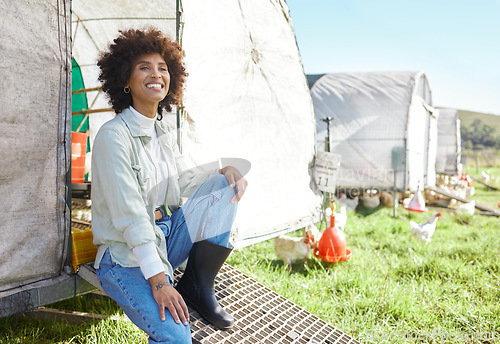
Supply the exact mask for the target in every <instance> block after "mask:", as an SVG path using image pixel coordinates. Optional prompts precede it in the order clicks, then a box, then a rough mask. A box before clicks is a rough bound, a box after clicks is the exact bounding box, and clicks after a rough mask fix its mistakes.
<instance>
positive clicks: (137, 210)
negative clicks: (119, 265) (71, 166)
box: [92, 128, 156, 249]
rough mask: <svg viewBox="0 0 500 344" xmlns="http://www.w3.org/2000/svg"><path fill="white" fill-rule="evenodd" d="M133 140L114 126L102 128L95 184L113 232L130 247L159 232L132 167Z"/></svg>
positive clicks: (97, 141) (95, 159) (94, 155)
mask: <svg viewBox="0 0 500 344" xmlns="http://www.w3.org/2000/svg"><path fill="white" fill-rule="evenodd" d="M131 154H132V142H130V139H129V138H126V137H125V136H124V135H123V134H122V133H120V132H119V131H116V130H114V129H105V128H103V130H101V131H100V132H99V133H98V135H97V136H96V139H95V141H94V146H93V153H92V160H93V161H92V184H93V186H94V185H95V186H96V187H98V188H100V193H99V194H100V201H101V202H103V203H104V204H103V205H104V206H103V208H105V209H107V210H108V211H109V216H110V218H111V223H112V225H113V227H114V228H113V229H112V230H113V231H116V232H117V233H115V234H118V236H119V237H121V238H122V239H123V241H124V242H126V243H127V245H128V247H129V248H130V249H133V248H134V247H136V246H138V245H141V244H144V243H148V242H150V241H154V240H155V238H156V237H155V232H154V229H153V225H152V223H151V220H150V217H149V215H148V212H147V210H146V205H145V203H144V200H143V198H142V195H141V191H140V187H139V183H138V179H137V176H136V173H137V172H136V171H134V169H133V168H132V164H133V162H132V159H131ZM101 198H102V199H101Z"/></svg>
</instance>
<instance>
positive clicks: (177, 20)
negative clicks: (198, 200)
mask: <svg viewBox="0 0 500 344" xmlns="http://www.w3.org/2000/svg"><path fill="white" fill-rule="evenodd" d="M180 2H181V0H176V2H175V40H176V41H177V43H179V44H180V30H181V29H180V28H181V4H180ZM175 109H176V119H177V121H176V125H177V146H178V147H179V151H180V152H181V154H182V137H181V136H182V132H181V110H180V109H179V106H176V107H175Z"/></svg>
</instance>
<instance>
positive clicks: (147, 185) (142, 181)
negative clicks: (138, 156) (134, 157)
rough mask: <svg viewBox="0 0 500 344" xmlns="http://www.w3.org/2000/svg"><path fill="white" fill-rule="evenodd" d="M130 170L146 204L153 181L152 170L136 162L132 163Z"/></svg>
mask: <svg viewBox="0 0 500 344" xmlns="http://www.w3.org/2000/svg"><path fill="white" fill-rule="evenodd" d="M132 170H133V171H134V173H135V177H136V179H137V184H138V186H139V190H140V192H141V195H142V199H143V201H144V204H148V194H149V193H150V192H151V189H152V183H153V172H152V171H148V170H146V169H145V168H143V167H142V166H140V165H136V164H134V165H132Z"/></svg>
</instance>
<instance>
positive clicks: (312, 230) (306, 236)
mask: <svg viewBox="0 0 500 344" xmlns="http://www.w3.org/2000/svg"><path fill="white" fill-rule="evenodd" d="M302 234H303V236H302V237H301V238H299V237H290V236H288V235H280V236H279V237H277V238H274V251H275V252H276V256H278V258H280V259H281V260H283V262H284V263H285V265H286V268H287V269H288V270H289V271H290V270H291V265H292V263H293V262H295V261H297V260H302V261H303V262H304V264H305V262H306V260H307V255H308V254H309V251H310V250H311V249H312V248H314V247H315V245H317V244H318V241H319V236H320V232H319V230H318V228H316V226H315V225H313V224H311V225H309V226H307V227H305V228H304V229H303V230H302Z"/></svg>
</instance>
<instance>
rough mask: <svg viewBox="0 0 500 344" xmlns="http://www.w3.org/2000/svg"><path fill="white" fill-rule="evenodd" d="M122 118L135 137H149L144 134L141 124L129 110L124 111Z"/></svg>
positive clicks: (121, 114)
mask: <svg viewBox="0 0 500 344" xmlns="http://www.w3.org/2000/svg"><path fill="white" fill-rule="evenodd" d="M120 117H121V118H122V120H123V121H124V122H125V124H126V125H127V127H128V128H129V130H130V133H131V134H132V136H133V137H139V136H147V135H146V133H145V132H144V129H142V127H141V124H140V123H139V121H138V120H137V118H136V117H135V115H134V113H133V112H132V111H131V110H130V109H129V108H126V109H124V110H123V111H122V112H121V113H120Z"/></svg>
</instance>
